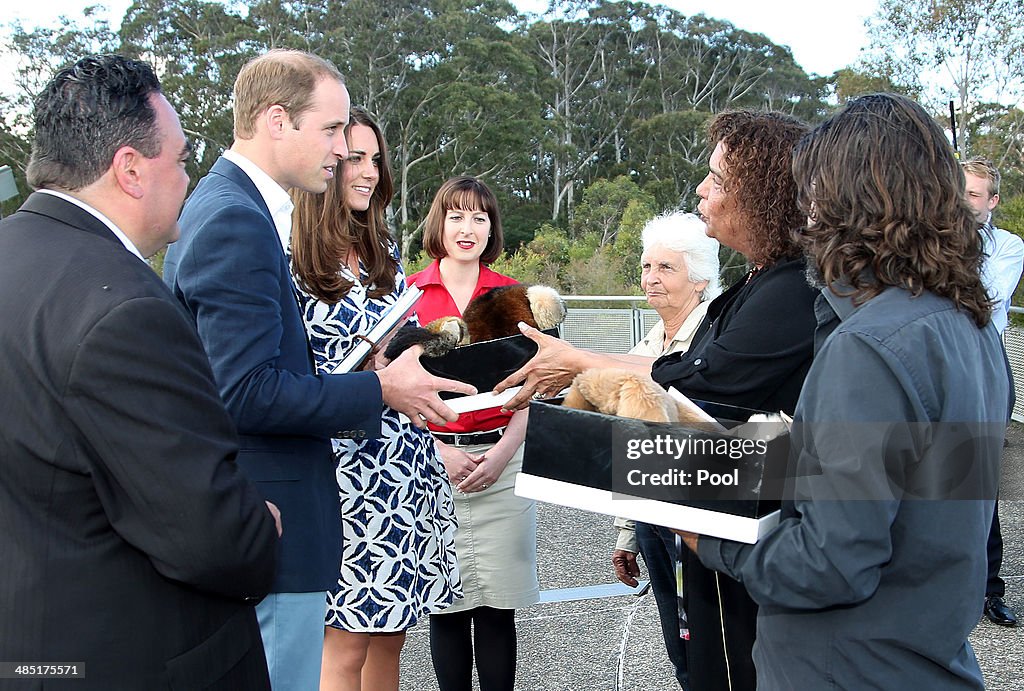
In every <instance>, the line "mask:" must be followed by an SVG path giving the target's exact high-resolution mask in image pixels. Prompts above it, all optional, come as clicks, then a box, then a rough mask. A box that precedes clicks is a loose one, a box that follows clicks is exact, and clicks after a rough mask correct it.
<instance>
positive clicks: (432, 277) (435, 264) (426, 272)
mask: <svg viewBox="0 0 1024 691" xmlns="http://www.w3.org/2000/svg"><path fill="white" fill-rule="evenodd" d="M416 285H420V286H426V285H436V286H439V285H444V284H443V283H442V282H441V261H440V260H439V259H435V260H434V261H432V262H430V264H429V265H428V266H427V268H425V269H423V271H421V272H420V275H419V276H417V277H416Z"/></svg>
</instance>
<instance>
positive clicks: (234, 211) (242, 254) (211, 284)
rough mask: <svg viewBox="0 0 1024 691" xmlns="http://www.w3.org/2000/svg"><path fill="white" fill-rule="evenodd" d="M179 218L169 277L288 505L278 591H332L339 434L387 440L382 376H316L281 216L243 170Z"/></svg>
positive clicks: (217, 181)
mask: <svg viewBox="0 0 1024 691" xmlns="http://www.w3.org/2000/svg"><path fill="white" fill-rule="evenodd" d="M179 225H180V226H181V238H180V239H179V240H178V242H176V243H174V244H173V245H171V246H170V247H169V248H168V249H167V256H166V258H165V259H164V280H165V281H166V282H167V284H168V285H169V286H170V288H171V290H172V291H173V292H174V294H175V295H176V296H177V297H178V299H179V300H181V302H182V303H183V304H184V305H185V307H186V309H187V310H188V311H189V312H190V313H191V314H192V317H193V318H194V319H195V322H196V327H197V328H198V330H199V336H200V338H201V339H202V341H203V345H204V346H205V347H206V352H207V354H208V355H209V357H210V364H211V365H212V366H213V373H214V377H215V378H216V380H217V385H218V387H219V388H220V393H221V396H222V397H223V399H224V402H225V403H226V404H227V408H228V412H229V413H230V414H231V416H232V417H233V418H234V420H235V424H236V425H237V426H238V430H239V433H240V434H241V444H242V450H241V452H240V453H239V456H238V462H239V464H240V465H241V466H242V468H243V469H244V470H245V471H246V472H247V473H248V474H249V476H250V477H251V478H252V479H253V480H255V481H256V483H257V486H258V487H259V489H260V491H261V492H263V494H264V496H265V497H266V498H267V499H268V500H269V501H272V502H273V503H274V504H276V505H277V506H278V508H279V509H280V510H281V520H282V524H283V527H284V534H283V535H282V539H281V552H280V557H279V560H278V572H277V577H276V579H275V582H274V586H273V591H274V592H283V593H288V592H312V591H315V590H327V589H328V588H331V587H333V586H334V585H335V584H336V583H337V580H338V572H339V567H340V561H341V514H340V508H339V503H338V485H337V479H336V477H335V463H334V458H333V453H332V450H331V442H330V440H331V438H333V437H355V438H362V437H365V436H379V435H380V424H381V414H382V407H383V402H382V400H381V391H380V382H379V380H378V379H377V376H376V375H375V374H373V373H372V372H358V373H353V374H345V375H325V374H316V371H315V368H314V364H313V359H312V353H311V352H310V349H309V344H308V341H307V339H306V329H305V326H304V324H303V321H302V315H301V314H300V312H299V307H298V303H297V301H296V297H295V292H294V288H293V285H292V278H291V272H290V270H289V266H288V260H287V258H286V257H285V254H284V250H283V248H282V247H281V240H280V238H279V236H278V234H277V230H276V228H275V226H274V222H273V218H272V217H271V214H270V211H269V210H268V209H267V205H266V203H265V202H264V200H263V197H262V196H261V195H260V193H259V191H258V190H257V188H256V185H255V184H254V183H253V182H252V180H251V179H250V178H249V176H248V175H246V174H245V173H244V172H243V171H242V169H241V168H239V167H238V166H236V165H235V164H234V163H232V162H230V161H228V160H226V159H224V158H221V159H219V160H218V161H217V162H216V163H215V164H214V166H213V168H212V169H211V171H210V174H209V175H207V176H206V177H204V178H203V179H202V180H200V181H199V185H198V186H197V187H196V189H195V191H193V192H192V194H191V195H190V196H189V198H188V200H187V201H186V202H185V207H184V209H183V210H182V213H181V218H180V219H179Z"/></svg>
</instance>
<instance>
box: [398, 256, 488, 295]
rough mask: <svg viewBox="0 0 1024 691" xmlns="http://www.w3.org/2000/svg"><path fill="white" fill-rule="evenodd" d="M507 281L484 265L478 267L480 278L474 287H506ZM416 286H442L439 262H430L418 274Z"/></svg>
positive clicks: (438, 260) (437, 260)
mask: <svg viewBox="0 0 1024 691" xmlns="http://www.w3.org/2000/svg"><path fill="white" fill-rule="evenodd" d="M507 283H508V281H507V280H503V279H502V276H501V274H499V273H497V272H496V271H491V270H490V269H488V268H487V267H486V266H485V265H483V264H481V265H480V276H479V277H478V278H477V279H476V287H477V288H478V289H479V288H498V287H500V286H503V285H506V284H507ZM416 284H417V285H421V286H425V285H438V286H440V285H444V281H442V280H441V260H440V259H435V260H434V261H432V262H430V265H429V266H427V268H425V269H423V271H421V272H420V274H419V276H417V277H416Z"/></svg>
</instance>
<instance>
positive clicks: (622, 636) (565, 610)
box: [402, 423, 1024, 691]
mask: <svg viewBox="0 0 1024 691" xmlns="http://www.w3.org/2000/svg"><path fill="white" fill-rule="evenodd" d="M1008 439H1009V442H1010V446H1009V447H1008V448H1007V449H1006V453H1005V454H1004V457H1003V460H1004V466H1003V484H1002V489H1001V492H1002V496H1001V500H1000V505H999V512H1000V516H1001V519H1002V528H1003V539H1004V542H1005V557H1004V561H1003V568H1002V574H1003V577H1004V579H1005V580H1006V601H1007V603H1008V604H1009V605H1010V606H1011V607H1012V608H1013V609H1014V610H1015V611H1016V612H1018V613H1019V614H1021V615H1024V426H1022V425H1020V424H1017V423H1014V424H1013V426H1012V428H1011V429H1010V431H1009V434H1008ZM538 516H539V534H538V563H539V568H540V581H541V588H542V589H545V590H547V591H552V590H557V589H564V588H584V587H587V586H596V585H608V586H609V588H608V589H607V590H608V591H611V592H612V593H615V592H621V591H622V590H625V586H622V588H621V589H620V588H618V587H617V585H613V584H617V581H616V580H615V577H614V576H613V575H612V573H611V567H610V564H609V557H610V555H611V550H612V543H613V538H612V532H613V531H612V529H611V525H610V523H611V519H609V518H607V517H605V516H599V515H595V514H588V513H583V512H580V511H576V510H572V509H565V508H562V507H555V506H551V505H541V506H539V512H538ZM581 592H590V591H589V590H588V591H581ZM556 594H560V593H556ZM549 595H550V593H549ZM657 617H658V612H657V608H656V607H655V605H654V597H653V596H652V595H650V594H648V595H643V596H640V597H637V596H636V595H632V594H621V595H616V594H611V595H608V596H605V597H599V598H595V599H587V600H576V601H570V602H559V603H547V604H544V603H542V604H538V605H534V606H532V607H529V608H526V609H523V610H520V611H519V612H518V616H517V620H518V631H519V674H518V677H517V683H516V688H517V689H519V690H520V691H578V690H591V689H593V690H595V691H606V690H607V691H612V690H614V691H661V690H663V689H664V690H666V691H668V690H670V689H676V688H678V687H677V686H676V685H675V681H674V679H673V678H672V672H671V667H670V665H669V663H668V659H667V658H666V656H665V652H664V647H663V645H662V641H661V633H660V629H659V628H658V623H657ZM1022 619H1024V617H1022ZM427 639H428V636H427V630H426V626H424V625H420V626H417V627H416V628H414V629H412V631H411V632H410V633H409V638H408V643H407V644H406V648H405V652H404V653H403V656H402V689H403V690H408V691H436V689H437V684H436V682H435V681H434V676H433V670H432V669H431V667H430V656H429V652H428V640H427ZM971 643H972V645H973V646H974V649H975V652H976V654H977V656H978V660H979V662H980V663H981V667H982V670H983V671H984V674H985V682H986V685H987V687H988V688H989V689H992V690H994V691H1017V690H1019V689H1024V626H1021V627H1018V628H1014V629H1007V628H1002V627H998V626H995V625H993V624H991V623H990V622H989V621H988V620H987V619H985V618H982V619H981V621H980V622H979V624H978V626H977V628H976V629H975V630H974V633H973V634H972V636H971Z"/></svg>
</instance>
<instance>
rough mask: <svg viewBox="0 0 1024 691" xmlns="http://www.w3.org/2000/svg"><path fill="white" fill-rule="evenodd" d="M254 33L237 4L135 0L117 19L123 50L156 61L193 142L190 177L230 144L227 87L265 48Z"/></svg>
mask: <svg viewBox="0 0 1024 691" xmlns="http://www.w3.org/2000/svg"><path fill="white" fill-rule="evenodd" d="M257 35H258V34H257V31H256V28H255V27H254V26H253V24H252V23H251V22H250V21H248V20H247V19H246V18H245V17H243V16H242V15H241V14H240V13H239V11H238V10H237V9H236V8H233V7H232V6H231V5H229V4H226V3H222V2H216V1H206V0H135V2H134V3H133V4H132V6H131V7H129V8H128V11H127V12H126V13H125V16H124V19H123V21H122V22H121V29H120V32H119V36H120V39H121V50H122V51H123V52H124V53H126V54H128V55H131V56H134V57H139V58H141V59H144V60H147V61H149V62H151V63H152V64H153V65H154V68H155V69H156V70H157V73H158V74H159V75H160V81H161V83H162V85H163V90H164V93H166V94H167V98H168V100H170V101H171V103H173V104H174V106H175V108H176V109H177V111H178V114H179V116H180V117H181V122H182V128H183V129H184V130H185V132H186V134H187V135H188V136H189V137H190V138H191V139H192V141H193V144H194V147H195V149H194V151H195V154H194V156H193V159H192V161H190V162H189V164H188V167H189V174H190V175H191V177H192V180H193V181H197V180H198V179H199V178H200V177H202V176H203V175H205V174H206V173H207V171H209V169H210V167H211V166H212V165H213V163H214V161H215V160H216V159H217V157H218V156H220V154H221V153H222V152H223V151H224V150H225V149H227V148H228V147H229V146H231V142H232V139H233V134H232V131H233V127H232V112H231V89H232V85H233V84H234V81H235V77H236V76H237V75H238V71H239V70H240V69H241V68H242V65H243V64H245V62H246V60H248V59H249V58H251V57H253V56H254V55H257V54H258V53H260V52H261V51H262V50H263V48H264V46H263V45H262V43H261V42H260V41H259V40H258V38H257Z"/></svg>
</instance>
